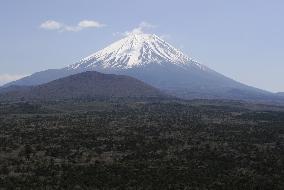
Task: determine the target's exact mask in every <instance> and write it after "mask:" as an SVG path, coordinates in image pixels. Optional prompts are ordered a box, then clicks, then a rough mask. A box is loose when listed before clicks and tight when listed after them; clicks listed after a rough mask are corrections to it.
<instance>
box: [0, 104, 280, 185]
mask: <svg viewBox="0 0 284 190" xmlns="http://www.w3.org/2000/svg"><path fill="white" fill-rule="evenodd" d="M0 132H1V135H0V142H1V143H0V189H194V190H195V189H196V190H197V189H202V190H203V189H204V190H205V189H232V190H234V189H236V190H237V189H242V190H243V189H259V190H260V189H269V190H272V189H284V180H283V179H284V170H283V168H284V108H281V107H272V106H269V107H268V106H261V105H249V104H245V103H239V102H203V101H191V102H181V101H165V100H164V101H157V100H151V101H145V100H129V101H128V100H127V101H126V100H114V101H105V100H100V101H95V100H93V101H84V102H82V101H72V102H68V101H67V102H48V103H46V102H45V103H44V102H41V103H39V102H34V103H26V102H18V103H1V105H0Z"/></svg>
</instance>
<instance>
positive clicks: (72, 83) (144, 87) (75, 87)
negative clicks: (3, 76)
mask: <svg viewBox="0 0 284 190" xmlns="http://www.w3.org/2000/svg"><path fill="white" fill-rule="evenodd" d="M8 88H12V87H8ZM14 88H15V89H12V90H11V89H6V91H7V92H5V88H4V89H2V91H4V93H1V94H0V100H57V99H59V100H60V99H77V98H96V97H102V98H105V97H162V96H166V95H164V94H163V93H162V92H160V91H159V90H158V89H156V88H154V87H152V86H150V85H148V84H145V83H144V82H142V81H139V80H137V79H135V78H133V77H129V76H123V75H115V74H103V73H99V72H96V71H87V72H83V73H80V74H75V75H71V76H68V77H65V78H61V79H57V80H54V81H51V82H49V83H46V84H43V85H39V86H32V87H18V88H17V87H14Z"/></svg>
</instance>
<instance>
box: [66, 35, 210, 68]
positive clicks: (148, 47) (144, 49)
mask: <svg viewBox="0 0 284 190" xmlns="http://www.w3.org/2000/svg"><path fill="white" fill-rule="evenodd" d="M163 63H172V64H175V65H178V66H181V67H185V66H189V65H190V66H194V67H198V68H201V69H205V68H206V67H205V66H203V65H201V64H199V63H197V62H195V61H193V60H192V59H191V58H189V57H188V56H186V55H185V54H183V53H182V52H181V51H179V50H178V49H176V48H174V47H173V46H172V45H170V44H169V43H167V42H165V41H164V40H163V39H161V38H159V37H158V36H157V35H155V34H145V33H142V32H140V33H131V34H129V35H128V36H126V37H125V38H123V39H121V40H119V41H117V42H114V43H113V44H111V45H109V46H108V47H106V48H104V49H102V50H100V51H98V52H96V53H94V54H92V55H90V56H88V57H86V58H84V59H82V60H80V61H79V62H77V63H75V64H72V65H70V66H68V69H71V70H72V69H92V68H93V69H95V68H103V69H108V68H109V69H130V68H137V67H141V66H145V65H147V64H163Z"/></svg>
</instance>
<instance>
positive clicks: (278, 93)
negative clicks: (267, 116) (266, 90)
mask: <svg viewBox="0 0 284 190" xmlns="http://www.w3.org/2000/svg"><path fill="white" fill-rule="evenodd" d="M276 94H277V95H279V96H283V97H284V92H277V93H276Z"/></svg>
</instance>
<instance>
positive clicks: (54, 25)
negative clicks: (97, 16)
mask: <svg viewBox="0 0 284 190" xmlns="http://www.w3.org/2000/svg"><path fill="white" fill-rule="evenodd" d="M104 26H106V25H105V24H102V23H100V22H98V21H96V20H82V21H80V22H78V23H77V24H76V25H67V24H65V23H62V22H58V21H55V20H47V21H44V22H42V23H41V24H40V28H41V29H45V30H55V31H60V32H64V31H68V32H78V31H81V30H84V29H87V28H101V27H104Z"/></svg>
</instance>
